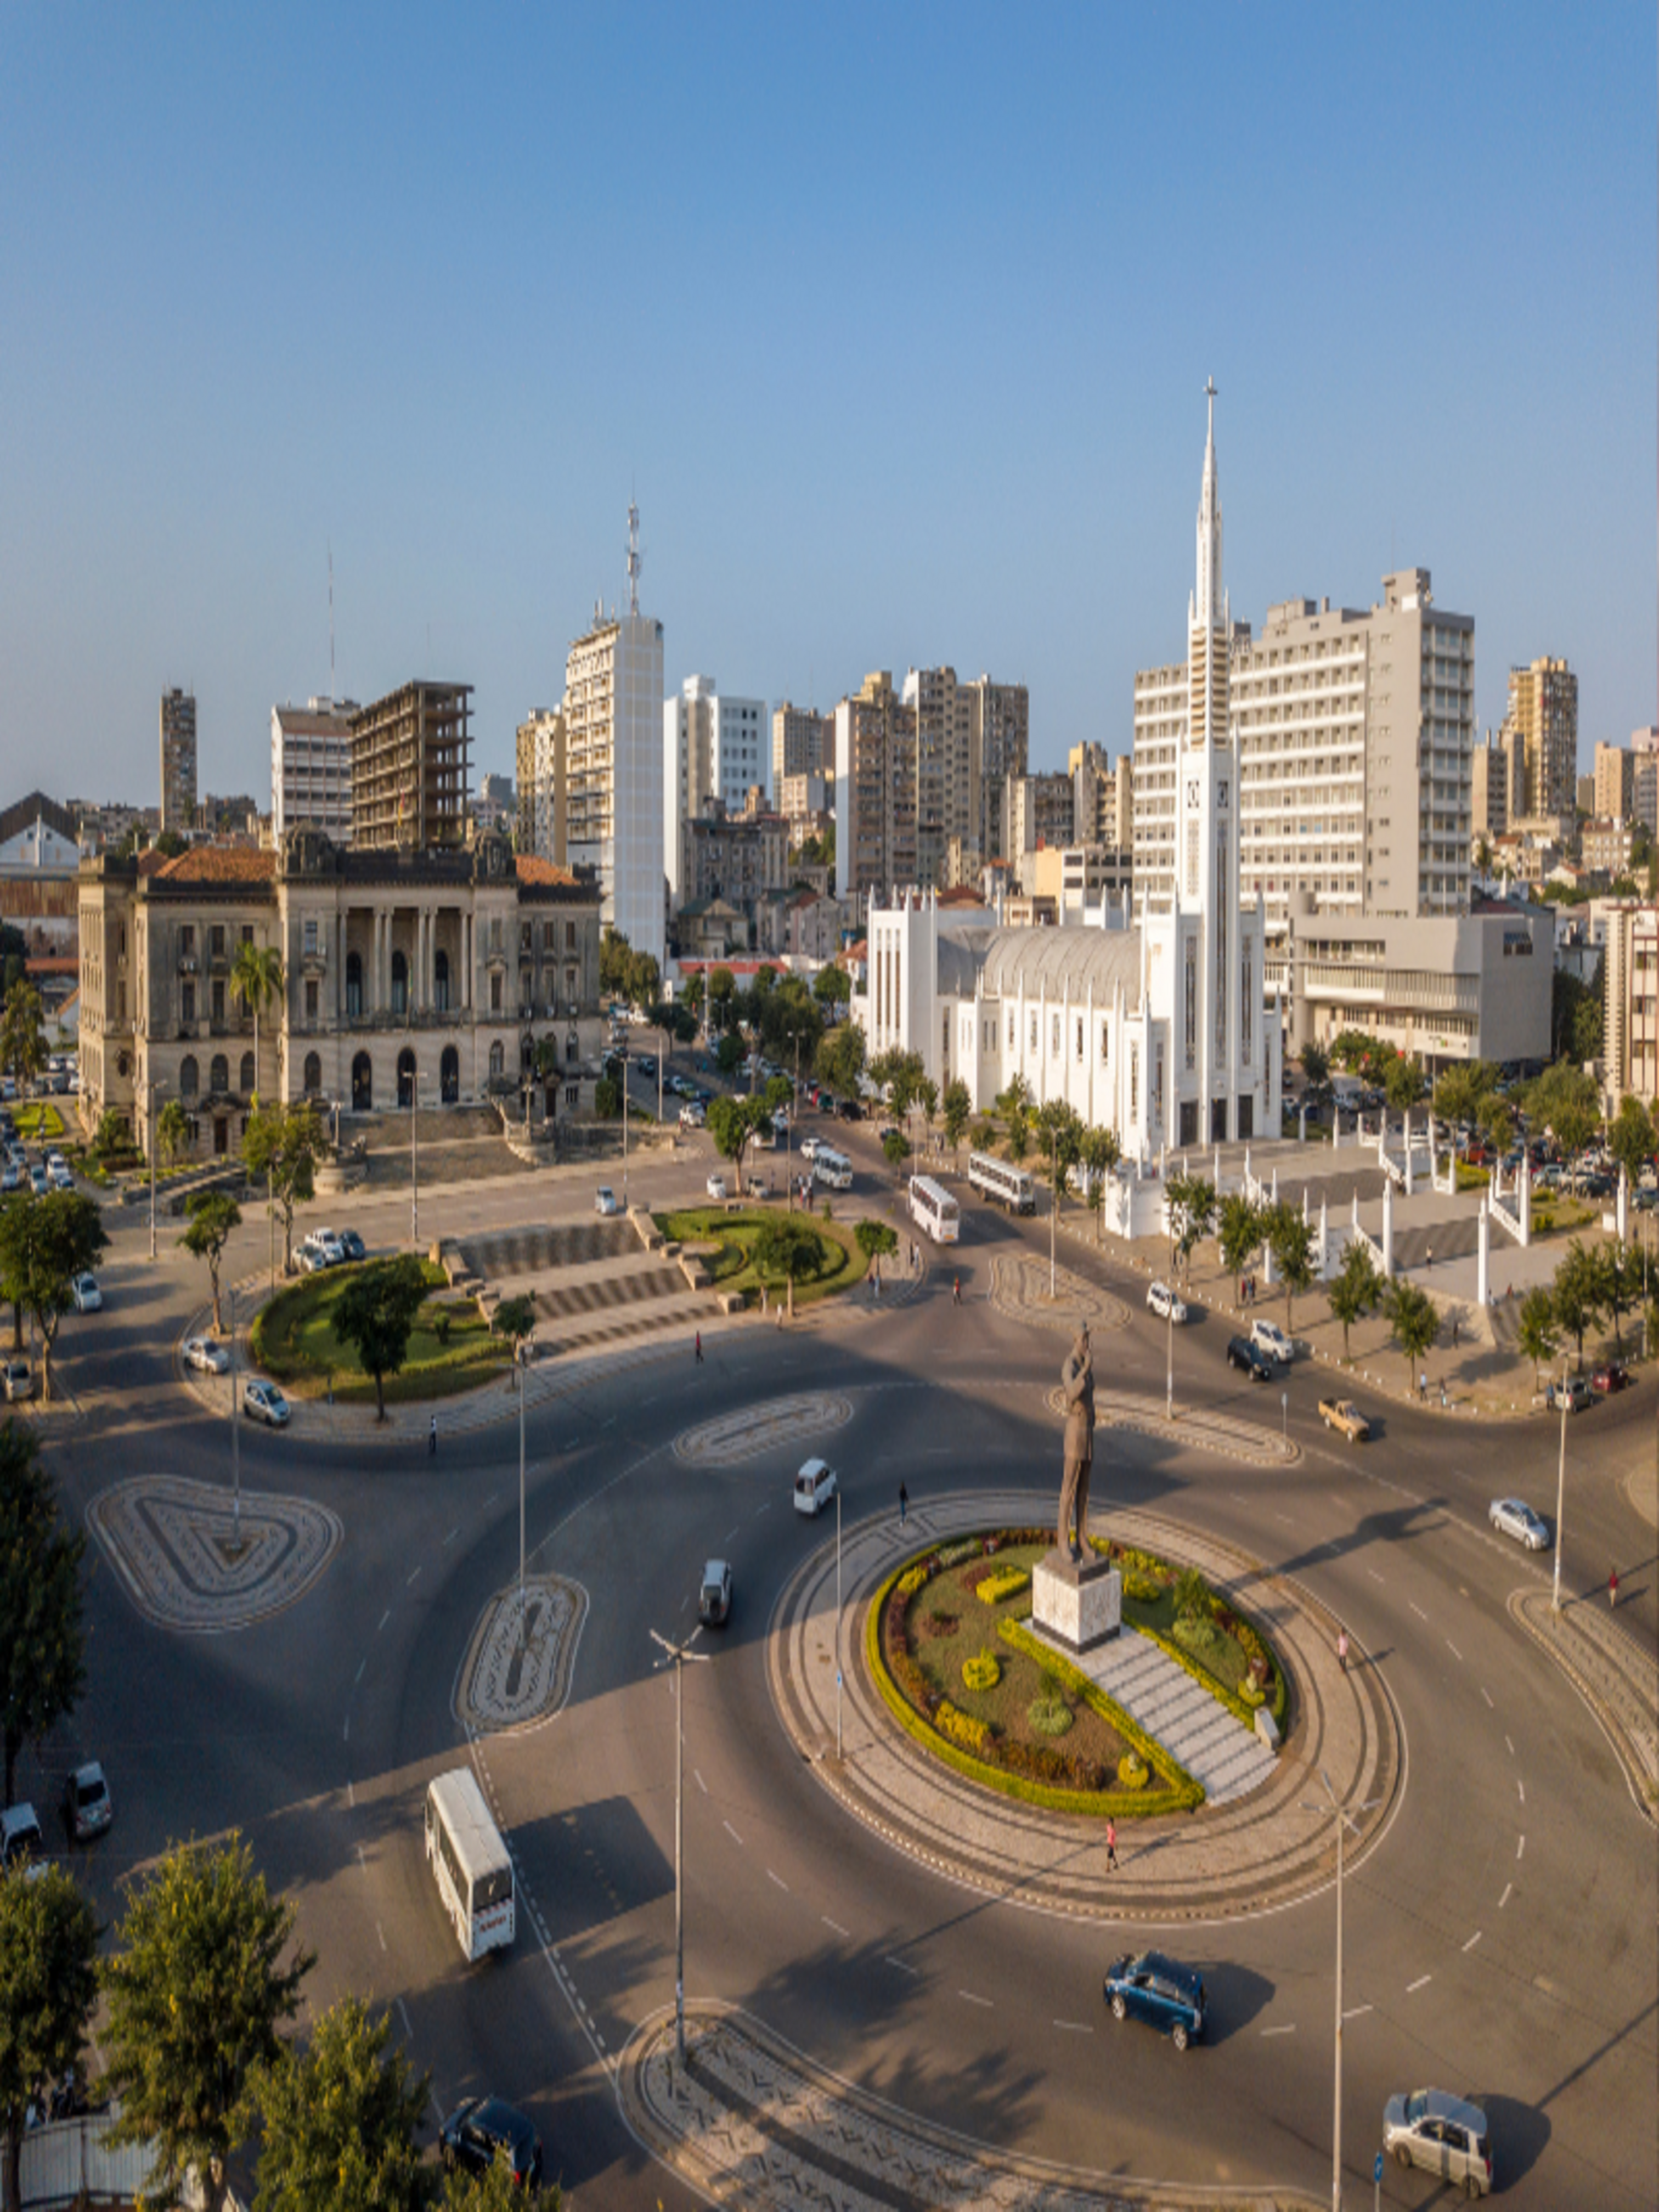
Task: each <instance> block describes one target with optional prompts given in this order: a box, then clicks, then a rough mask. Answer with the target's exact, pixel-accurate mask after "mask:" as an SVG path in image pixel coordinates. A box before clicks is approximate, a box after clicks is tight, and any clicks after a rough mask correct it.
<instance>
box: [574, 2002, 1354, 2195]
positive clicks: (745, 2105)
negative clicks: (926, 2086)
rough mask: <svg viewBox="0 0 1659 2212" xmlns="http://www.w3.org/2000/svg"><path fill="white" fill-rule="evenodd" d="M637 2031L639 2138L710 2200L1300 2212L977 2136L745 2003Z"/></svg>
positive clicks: (634, 2067) (630, 2115)
mask: <svg viewBox="0 0 1659 2212" xmlns="http://www.w3.org/2000/svg"><path fill="white" fill-rule="evenodd" d="M685 2045H686V2053H685V2064H684V2066H680V2065H678V2064H677V2063H675V2057H674V2022H673V2016H672V2015H671V2013H663V2014H659V2015H657V2016H656V2017H655V2018H653V2019H652V2020H648V2021H645V2022H644V2023H643V2025H642V2026H641V2027H640V2028H639V2029H637V2030H636V2031H635V2034H634V2036H633V2038H632V2039H631V2040H630V2041H629V2045H628V2046H627V2048H626V2050H624V2051H623V2053H622V2056H621V2059H620V2061H619V2063H618V2066H617V2095H618V2098H619V2100H620V2101H621V2104H622V2108H623V2116H624V2118H626V2119H627V2121H628V2124H629V2126H630V2128H631V2129H632V2130H633V2132H634V2133H635V2136H637V2137H638V2138H639V2140H640V2142H642V2143H643V2144H644V2145H645V2147H646V2148H647V2150H649V2151H651V2152H653V2154H655V2156H656V2157H658V2158H659V2159H660V2160H662V2162H663V2163H664V2165H665V2166H668V2167H669V2168H670V2169H671V2171H672V2172H676V2173H678V2175H679V2176H680V2177H681V2178H682V2179H684V2180H685V2181H686V2182H688V2183H689V2184H690V2186H691V2187H692V2188H693V2189H695V2190H696V2191H699V2192H700V2193H701V2194H702V2195H703V2196H705V2197H708V2199H709V2200H710V2201H711V2202H712V2203H715V2204H722V2205H727V2204H729V2205H744V2206H754V2207H757V2208H761V2212H772V2208H779V2212H783V2208H787V2212H797V2208H799V2207H801V2206H805V2205H811V2206H814V2207H817V2208H820V2212H878V2208H879V2212H945V2208H947V2207H948V2208H950V2212H1151V2208H1152V2207H1155V2206H1167V2207H1170V2208H1171V2212H1173V2209H1174V2208H1175V2207H1176V2206H1182V2207H1190V2208H1198V2207H1205V2208H1209V2212H1245V2208H1252V2212H1279V2208H1282V2212H1291V2208H1292V2207H1295V2208H1297V2212H1304V2208H1311V2207H1312V2206H1313V2205H1314V2204H1315V2203H1316V2200H1315V2199H1314V2198H1312V2197H1306V2196H1304V2195H1303V2194H1302V2193H1301V2192H1299V2191H1272V2190H1269V2191H1237V2190H1233V2189H1225V2190H1224V2189H1211V2188H1191V2187H1179V2186H1175V2185H1170V2183H1167V2182H1156V2183H1154V2182H1140V2181H1136V2180H1133V2179H1126V2178H1125V2177H1123V2176H1121V2175H1113V2176H1112V2177H1110V2178H1109V2179H1108V2177H1107V2176H1105V2175H1103V2174H1098V2173H1090V2172H1084V2171H1081V2170H1079V2169H1078V2168H1076V2167H1071V2166H1056V2165H1052V2164H1050V2163H1048V2161H1047V2160H1038V2159H1031V2158H1024V2157H1021V2156H1019V2155H1018V2154H1013V2153H1010V2152H1006V2151H1001V2150H996V2149H994V2148H991V2146H990V2145H988V2144H986V2143H978V2142H971V2141H970V2140H969V2138H967V2137H966V2136H959V2135H956V2134H953V2133H952V2132H951V2131H950V2130H947V2129H945V2128H939V2127H935V2126H933V2124H931V2123H930V2122H928V2121H927V2120H922V2119H918V2118H915V2116H914V2115H912V2114H910V2113H908V2112H900V2111H899V2110H898V2109H897V2108H896V2106H891V2105H889V2104H887V2103H885V2102H884V2100H882V2099H880V2098H879V2097H876V2096H873V2095H872V2094H871V2093H870V2092H869V2091H868V2090H866V2089H863V2088H860V2087H859V2086H858V2085H857V2084H856V2083H854V2082H851V2081H842V2079H841V2078H840V2077H839V2076H837V2075H834V2074H831V2073H829V2072H828V2071H827V2070H826V2069H824V2068H823V2067H821V2066H819V2065H817V2063H815V2062H814V2061H813V2060H812V2059H811V2058H808V2057H806V2056H805V2053H804V2052H801V2051H797V2050H796V2049H795V2048H794V2047H793V2045H790V2044H788V2043H786V2042H785V2041H784V2039H782V2037H781V2036H778V2035H775V2034H774V2033H772V2032H771V2030H770V2029H769V2028H767V2027H763V2025H762V2024H761V2022H760V2021H757V2020H756V2019H754V2018H753V2017H752V2016H751V2015H749V2014H747V2013H742V2012H738V2011H735V2010H728V2009H726V2008H723V2007H716V2006H713V2005H692V2006H688V2008H687V2013H686V2029H685Z"/></svg>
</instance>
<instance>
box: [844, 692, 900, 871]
mask: <svg viewBox="0 0 1659 2212" xmlns="http://www.w3.org/2000/svg"><path fill="white" fill-rule="evenodd" d="M915 881H916V715H915V708H913V707H907V706H906V705H905V703H904V702H903V700H902V698H901V697H900V696H899V695H898V693H897V692H896V691H895V690H894V689H893V679H892V677H891V676H890V674H889V672H888V671H886V670H885V669H883V670H881V671H878V673H876V674H874V675H871V676H866V678H865V679H864V684H863V687H862V689H861V690H860V691H859V693H858V696H856V697H855V698H848V699H843V700H842V702H841V703H840V705H839V706H838V707H837V708H836V893H837V896H840V897H842V898H847V897H849V896H855V895H858V894H860V893H866V894H867V893H868V892H871V891H883V890H890V889H891V888H892V887H893V886H895V885H901V886H909V885H914V884H915Z"/></svg>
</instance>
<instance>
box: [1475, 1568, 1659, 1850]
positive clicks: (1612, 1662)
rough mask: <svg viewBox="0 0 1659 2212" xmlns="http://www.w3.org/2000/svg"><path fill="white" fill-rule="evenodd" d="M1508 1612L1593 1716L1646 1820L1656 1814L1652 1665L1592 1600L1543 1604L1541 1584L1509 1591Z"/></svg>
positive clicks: (1656, 1680) (1657, 1754) (1658, 1735)
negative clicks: (1555, 1606)
mask: <svg viewBox="0 0 1659 2212" xmlns="http://www.w3.org/2000/svg"><path fill="white" fill-rule="evenodd" d="M1510 1613H1513V1614H1514V1616H1515V1618H1516V1620H1518V1621H1519V1622H1520V1624H1521V1626H1522V1628H1524V1629H1525V1630H1526V1632H1527V1633H1528V1635H1529V1636H1530V1637H1531V1638H1532V1639H1533V1641H1534V1644H1540V1645H1541V1646H1542V1648H1543V1649H1544V1650H1546V1651H1547V1652H1548V1653H1549V1655H1550V1656H1551V1658H1552V1659H1553V1660H1554V1662H1555V1663H1556V1665H1557V1666H1558V1667H1559V1668H1561V1669H1562V1671H1563V1673H1564V1674H1565V1675H1566V1676H1567V1679H1568V1680H1570V1681H1571V1684H1572V1686H1573V1687H1574V1688H1575V1689H1576V1690H1577V1692H1578V1694H1579V1696H1580V1697H1581V1698H1583V1700H1584V1702H1585V1704H1586V1705H1588V1706H1589V1709H1590V1711H1592V1712H1593V1713H1594V1714H1595V1717H1596V1718H1597V1720H1598V1721H1600V1723H1601V1727H1602V1729H1603V1730H1604V1731H1605V1732H1606V1735H1607V1739H1608V1741H1609V1742H1610V1743H1611V1744H1612V1745H1613V1749H1614V1751H1615V1752H1617V1753H1618V1754H1619V1761H1620V1765H1622V1766H1623V1768H1624V1770H1625V1775H1626V1780H1627V1781H1628V1782H1629V1784H1630V1792H1631V1796H1632V1797H1633V1798H1634V1799H1635V1800H1636V1802H1637V1803H1638V1805H1639V1806H1640V1807H1641V1808H1642V1810H1643V1811H1644V1813H1645V1814H1647V1816H1648V1818H1649V1820H1659V1667H1656V1666H1655V1664H1654V1660H1653V1655H1652V1653H1651V1652H1648V1651H1643V1650H1639V1649H1638V1646H1637V1644H1636V1643H1635V1641H1634V1639H1633V1638H1631V1637H1629V1636H1627V1635H1626V1634H1625V1632H1623V1630H1622V1629H1620V1628H1617V1627H1615V1626H1614V1625H1613V1620H1612V1619H1611V1617H1610V1613H1611V1608H1609V1610H1608V1612H1607V1613H1603V1612H1602V1611H1601V1603H1600V1601H1599V1599H1590V1598H1584V1599H1581V1600H1579V1601H1577V1603H1575V1604H1571V1605H1565V1606H1563V1607H1562V1608H1561V1611H1560V1613H1559V1615H1558V1614H1556V1613H1553V1612H1552V1611H1551V1608H1550V1593H1549V1592H1548V1590H1547V1589H1525V1590H1516V1592H1515V1594H1514V1595H1513V1596H1512V1597H1511V1598H1510Z"/></svg>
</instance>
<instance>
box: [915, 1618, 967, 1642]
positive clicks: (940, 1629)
mask: <svg viewBox="0 0 1659 2212" xmlns="http://www.w3.org/2000/svg"><path fill="white" fill-rule="evenodd" d="M960 1626H962V1624H961V1622H960V1621H959V1620H957V1616H956V1614H955V1613H929V1614H928V1616H927V1620H925V1621H923V1623H922V1625H921V1632H922V1634H923V1635H924V1636H933V1637H945V1636H954V1635H955V1634H956V1632H957V1629H958V1628H959V1627H960Z"/></svg>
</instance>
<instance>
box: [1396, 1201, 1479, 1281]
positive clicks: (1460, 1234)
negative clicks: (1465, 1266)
mask: <svg viewBox="0 0 1659 2212" xmlns="http://www.w3.org/2000/svg"><path fill="white" fill-rule="evenodd" d="M1479 1249H1480V1219H1479V1217H1478V1216H1476V1215H1474V1214H1464V1215H1462V1216H1459V1215H1454V1216H1453V1217H1452V1218H1451V1219H1450V1220H1449V1221H1437V1222H1436V1223H1434V1224H1433V1225H1432V1226H1424V1227H1421V1228H1416V1229H1402V1228H1401V1225H1400V1223H1399V1222H1398V1220H1396V1221H1395V1225H1394V1264H1395V1270H1396V1272H1399V1273H1411V1274H1415V1273H1417V1271H1418V1269H1419V1268H1420V1267H1426V1266H1427V1265H1428V1259H1429V1255H1430V1253H1431V1252H1432V1253H1433V1255H1434V1257H1435V1262H1436V1264H1437V1265H1438V1264H1439V1262H1440V1261H1442V1260H1468V1259H1471V1258H1473V1256H1474V1254H1475V1253H1476V1252H1477V1251H1478V1250H1479Z"/></svg>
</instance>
